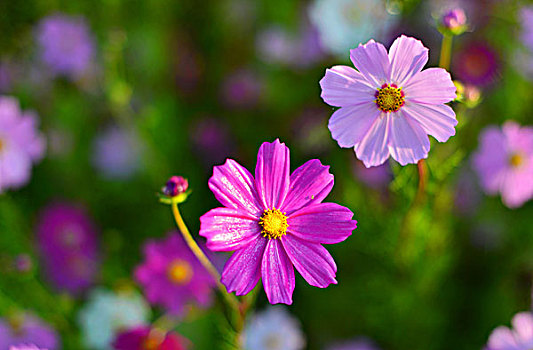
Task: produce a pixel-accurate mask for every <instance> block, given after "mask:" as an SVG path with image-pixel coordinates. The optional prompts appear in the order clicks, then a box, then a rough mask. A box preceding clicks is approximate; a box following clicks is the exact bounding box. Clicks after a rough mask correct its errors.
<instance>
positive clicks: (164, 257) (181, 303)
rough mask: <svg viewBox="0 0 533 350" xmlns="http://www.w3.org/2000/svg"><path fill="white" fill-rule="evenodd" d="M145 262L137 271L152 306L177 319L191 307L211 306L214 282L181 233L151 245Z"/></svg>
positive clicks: (175, 233)
mask: <svg viewBox="0 0 533 350" xmlns="http://www.w3.org/2000/svg"><path fill="white" fill-rule="evenodd" d="M144 259H145V260H144V261H143V263H142V264H141V265H140V266H137V268H136V269H135V279H136V280H137V282H139V283H140V284H141V285H142V287H143V289H144V294H145V295H146V298H147V299H148V301H149V302H150V303H152V304H156V305H160V306H163V307H164V308H165V309H167V310H168V311H169V312H171V313H173V314H175V315H181V314H183V313H184V311H185V310H184V308H185V306H186V305H189V304H191V303H195V304H199V305H201V306H207V305H209V304H210V302H211V294H212V293H211V289H212V287H213V285H214V281H213V279H212V278H211V276H210V275H209V273H208V272H207V271H206V270H205V268H204V267H203V266H202V265H201V264H200V262H199V261H198V260H197V259H196V257H195V256H194V255H193V253H192V252H191V251H190V249H189V247H187V245H186V244H185V242H184V241H183V238H181V236H180V235H179V234H178V233H177V232H173V233H172V234H170V235H169V236H168V238H166V239H163V240H159V241H148V243H146V245H145V246H144Z"/></svg>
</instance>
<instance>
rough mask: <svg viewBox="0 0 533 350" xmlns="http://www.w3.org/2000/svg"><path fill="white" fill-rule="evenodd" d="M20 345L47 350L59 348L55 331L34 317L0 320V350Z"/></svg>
mask: <svg viewBox="0 0 533 350" xmlns="http://www.w3.org/2000/svg"><path fill="white" fill-rule="evenodd" d="M21 344H33V345H36V346H38V347H41V348H45V349H49V350H56V349H59V348H61V345H60V340H59V336H58V334H57V333H56V331H55V330H54V329H53V328H52V327H50V325H48V324H46V323H45V322H44V321H43V320H41V319H40V318H38V317H36V316H34V315H31V314H20V315H16V316H15V318H13V319H6V318H0V349H9V347H10V346H19V345H21Z"/></svg>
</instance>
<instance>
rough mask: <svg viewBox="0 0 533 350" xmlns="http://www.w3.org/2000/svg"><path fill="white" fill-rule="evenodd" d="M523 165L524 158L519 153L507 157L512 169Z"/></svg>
mask: <svg viewBox="0 0 533 350" xmlns="http://www.w3.org/2000/svg"><path fill="white" fill-rule="evenodd" d="M523 163H524V157H523V156H522V155H521V154H520V153H514V154H512V155H511V156H510V157H509V164H511V166H513V167H514V168H518V167H519V166H520V165H522V164H523Z"/></svg>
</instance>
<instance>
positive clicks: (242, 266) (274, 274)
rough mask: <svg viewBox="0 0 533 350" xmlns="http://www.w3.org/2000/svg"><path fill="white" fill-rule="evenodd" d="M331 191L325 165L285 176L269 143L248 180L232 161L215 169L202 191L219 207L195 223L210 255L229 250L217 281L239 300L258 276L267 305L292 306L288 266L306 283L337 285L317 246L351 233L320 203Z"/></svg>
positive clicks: (341, 216)
mask: <svg viewBox="0 0 533 350" xmlns="http://www.w3.org/2000/svg"><path fill="white" fill-rule="evenodd" d="M332 187H333V175H332V174H330V173H329V167H328V166H324V165H322V164H321V163H320V161H319V160H318V159H313V160H310V161H308V162H307V163H305V164H304V165H302V166H301V167H299V168H298V169H296V170H295V171H294V172H293V173H292V175H291V174H290V160H289V149H288V148H287V147H286V146H285V144H284V143H280V142H279V140H276V141H275V142H273V143H268V142H265V143H263V145H261V148H260V149H259V153H258V155H257V165H256V167H255V178H254V176H252V174H250V172H249V171H248V170H246V169H245V168H244V167H242V166H241V165H239V164H238V163H237V162H236V161H234V160H232V159H228V160H227V161H226V163H225V164H224V165H221V166H216V167H215V168H214V170H213V176H212V177H211V178H210V179H209V188H210V189H211V191H213V193H214V194H215V197H216V198H217V199H218V201H219V202H220V203H222V205H223V207H222V208H215V209H213V210H211V211H209V212H207V213H206V214H204V215H203V216H202V217H201V218H200V221H201V228H200V235H201V236H204V237H206V238H207V247H208V248H209V249H211V250H214V251H235V253H234V254H233V255H232V256H231V258H230V259H229V260H228V261H227V263H226V265H225V266H224V271H223V273H222V279H221V282H222V283H223V284H224V285H225V286H226V288H227V289H228V291H229V292H236V294H237V295H244V294H247V293H248V292H250V291H251V290H252V289H253V288H254V287H255V285H256V284H257V282H258V281H259V278H260V277H262V279H263V285H264V288H265V292H266V294H267V297H268V300H269V301H270V303H272V304H276V303H285V304H291V303H292V293H293V291H294V268H293V267H296V270H298V272H300V274H301V275H302V276H303V278H304V279H305V280H306V281H307V282H308V283H309V284H311V285H312V286H316V287H320V288H325V287H327V286H328V285H329V284H331V283H337V281H336V280H335V273H336V272H337V266H336V265H335V262H334V261H333V258H332V257H331V255H330V254H329V253H328V251H327V250H326V249H325V248H324V247H323V246H322V244H333V243H339V242H342V241H344V240H345V239H346V238H348V236H350V235H351V234H352V231H353V230H354V229H355V227H356V221H355V220H352V217H353V213H352V212H351V211H350V210H349V209H348V208H345V207H342V206H340V205H338V204H335V203H322V201H323V200H324V198H326V196H327V195H328V193H329V192H330V191H331V189H332Z"/></svg>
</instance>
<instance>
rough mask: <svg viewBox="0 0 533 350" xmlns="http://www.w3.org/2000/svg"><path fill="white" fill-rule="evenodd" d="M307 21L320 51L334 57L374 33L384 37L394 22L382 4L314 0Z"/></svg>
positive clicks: (371, 0)
mask: <svg viewBox="0 0 533 350" xmlns="http://www.w3.org/2000/svg"><path fill="white" fill-rule="evenodd" d="M309 18H310V20H311V23H312V24H313V25H314V26H315V27H316V28H317V30H318V33H319V37H320V41H321V44H322V46H323V47H324V49H325V50H328V51H329V52H331V53H334V54H337V55H342V54H344V52H346V50H348V49H350V48H351V47H352V45H353V44H354V43H358V42H363V41H367V40H368V39H370V38H371V37H372V36H373V35H376V33H378V35H380V36H381V37H384V36H385V35H386V34H387V32H388V30H389V29H390V28H391V27H392V26H393V25H394V24H395V22H396V19H395V17H394V16H391V15H389V14H388V13H387V11H386V9H385V6H384V5H383V4H382V3H378V2H376V1H373V0H355V1H354V0H314V1H313V2H312V3H311V6H310V7H309Z"/></svg>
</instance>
